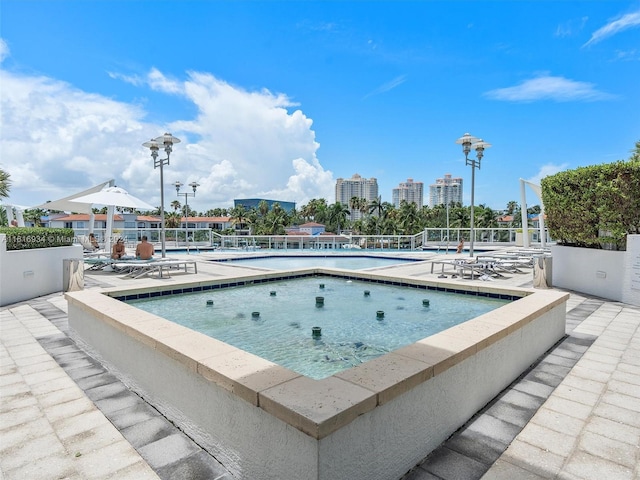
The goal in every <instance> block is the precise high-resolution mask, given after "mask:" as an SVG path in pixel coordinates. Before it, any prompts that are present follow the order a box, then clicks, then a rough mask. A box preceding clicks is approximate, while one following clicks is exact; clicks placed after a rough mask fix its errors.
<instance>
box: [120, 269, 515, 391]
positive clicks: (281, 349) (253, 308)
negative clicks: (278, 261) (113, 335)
mask: <svg viewBox="0 0 640 480" xmlns="http://www.w3.org/2000/svg"><path fill="white" fill-rule="evenodd" d="M318 298H321V299H322V301H321V303H320V304H319V303H318ZM128 303H130V304H131V305H134V306H135V307H137V308H139V309H141V310H144V311H146V312H150V313H153V314H155V315H158V316H160V317H163V318H166V319H167V320H171V321H173V322H176V323H178V324H180V325H184V326H185V327H188V328H191V329H193V330H195V331H198V332H202V333H204V334H206V335H209V336H211V337H213V338H216V339H218V340H222V341H223V342H225V343H228V344H230V345H233V346H234V347H238V348H241V349H242V350H245V351H247V352H250V353H253V354H254V355H258V356H259V357H261V358H264V359H266V360H269V361H272V362H274V363H277V364H278V365H281V366H283V367H286V368H289V369H291V370H293V371H294V372H297V373H300V374H302V375H305V376H308V377H310V378H314V379H317V380H319V379H322V378H326V377H329V376H331V375H334V374H336V373H338V372H341V371H343V370H346V369H348V368H352V367H355V366H357V365H359V364H361V363H364V362H366V361H369V360H372V359H374V358H377V357H380V356H381V355H384V354H386V353H389V352H391V351H393V350H396V349H398V348H400V347H403V346H405V345H408V344H411V343H414V342H416V341H418V340H420V339H422V338H426V337H429V336H430V335H433V334H434V333H437V332H440V331H442V330H445V329H447V328H450V327H452V326H454V325H458V324H460V323H462V322H465V321H467V320H469V319H471V318H475V317H477V316H479V315H482V314H484V313H487V312H489V311H491V310H493V309H495V308H498V307H500V306H502V305H504V304H506V303H508V300H501V299H497V298H489V297H478V296H475V295H473V296H472V295H459V294H458V295H456V294H454V293H445V292H437V291H425V290H419V289H415V288H414V289H408V288H406V287H402V286H394V285H384V284H376V283H370V282H363V281H357V280H351V279H343V278H331V277H304V278H297V279H290V280H285V281H278V282H269V283H263V284H258V285H250V286H241V287H233V288H225V289H218V290H215V291H206V292H200V293H191V294H182V295H167V296H162V297H154V298H147V299H139V300H130V301H129V302H128ZM314 327H319V328H320V329H321V331H320V332H319V334H315V335H314V331H313V328H314Z"/></svg>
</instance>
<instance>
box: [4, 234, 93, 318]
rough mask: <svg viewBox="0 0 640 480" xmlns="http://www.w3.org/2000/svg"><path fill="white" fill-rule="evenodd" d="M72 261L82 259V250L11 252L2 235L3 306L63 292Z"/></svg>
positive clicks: (35, 249) (77, 246) (65, 248)
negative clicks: (65, 269) (68, 262)
mask: <svg viewBox="0 0 640 480" xmlns="http://www.w3.org/2000/svg"><path fill="white" fill-rule="evenodd" d="M68 258H74V259H82V247H81V246H79V245H72V246H69V247H53V248H34V249H30V250H9V251H7V241H6V235H4V234H0V306H4V305H9V304H12V303H16V302H21V301H23V300H29V299H31V298H34V297H39V296H41V295H47V294H49V293H54V292H61V291H62V283H63V282H62V280H63V272H62V270H63V269H62V265H63V261H64V260H65V259H68Z"/></svg>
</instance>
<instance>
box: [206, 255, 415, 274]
mask: <svg viewBox="0 0 640 480" xmlns="http://www.w3.org/2000/svg"><path fill="white" fill-rule="evenodd" d="M214 261H216V262H228V263H230V264H234V265H238V266H247V267H262V268H270V269H274V270H294V269H298V268H313V267H327V268H344V269H347V270H363V269H365V268H375V267H386V266H390V265H398V264H403V263H410V262H417V261H420V260H418V259H413V258H393V257H373V256H367V255H278V256H266V257H251V258H231V259H216V260H214Z"/></svg>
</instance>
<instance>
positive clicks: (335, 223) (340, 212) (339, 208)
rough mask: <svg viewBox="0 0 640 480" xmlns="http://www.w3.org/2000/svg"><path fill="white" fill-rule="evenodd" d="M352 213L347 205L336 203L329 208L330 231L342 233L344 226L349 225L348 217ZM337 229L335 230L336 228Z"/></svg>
mask: <svg viewBox="0 0 640 480" xmlns="http://www.w3.org/2000/svg"><path fill="white" fill-rule="evenodd" d="M349 215H351V212H350V211H349V209H348V208H347V206H346V205H343V204H342V203H340V202H336V203H334V204H333V205H331V206H330V207H329V225H330V230H331V231H335V232H336V233H340V232H341V230H342V226H343V225H346V224H347V223H348V217H349ZM334 227H335V228H334Z"/></svg>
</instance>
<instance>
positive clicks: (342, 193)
mask: <svg viewBox="0 0 640 480" xmlns="http://www.w3.org/2000/svg"><path fill="white" fill-rule="evenodd" d="M353 197H356V198H364V199H365V200H366V201H367V202H369V203H371V202H373V201H374V200H375V199H377V198H378V180H376V179H375V178H362V177H361V176H360V175H358V174H357V173H356V174H354V175H353V177H351V178H348V179H344V178H339V179H338V180H336V202H340V203H342V204H343V205H346V206H347V207H348V208H349V210H350V211H351V221H354V220H358V219H359V218H362V216H363V213H362V212H361V211H360V210H359V209H356V208H351V205H350V203H351V199H352V198H353Z"/></svg>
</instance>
